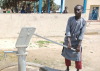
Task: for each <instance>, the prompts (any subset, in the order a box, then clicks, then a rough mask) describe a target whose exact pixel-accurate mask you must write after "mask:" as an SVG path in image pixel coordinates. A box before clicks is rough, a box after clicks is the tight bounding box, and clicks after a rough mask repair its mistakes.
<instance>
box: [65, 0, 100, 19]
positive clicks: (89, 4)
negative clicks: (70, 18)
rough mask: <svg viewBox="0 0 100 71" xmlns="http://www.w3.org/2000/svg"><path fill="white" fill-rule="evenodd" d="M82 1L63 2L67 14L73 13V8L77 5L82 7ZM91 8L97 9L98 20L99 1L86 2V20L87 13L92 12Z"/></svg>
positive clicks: (88, 0)
mask: <svg viewBox="0 0 100 71" xmlns="http://www.w3.org/2000/svg"><path fill="white" fill-rule="evenodd" d="M83 3H84V0H65V6H67V7H68V10H69V13H74V7H75V5H77V4H80V5H82V6H83ZM93 7H99V12H98V13H99V14H98V20H100V0H87V6H86V19H87V20H88V19H89V13H90V12H91V11H92V9H93Z"/></svg>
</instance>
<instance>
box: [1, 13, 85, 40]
mask: <svg viewBox="0 0 100 71" xmlns="http://www.w3.org/2000/svg"><path fill="white" fill-rule="evenodd" d="M71 16H74V14H32V13H31V14H0V38H9V37H18V35H19V33H20V30H21V28H22V27H35V28H36V31H35V33H36V34H38V35H41V36H65V35H64V34H65V30H66V25H67V20H68V18H69V17H71ZM82 17H84V18H85V14H83V15H82Z"/></svg>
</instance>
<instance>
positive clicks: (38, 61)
mask: <svg viewBox="0 0 100 71" xmlns="http://www.w3.org/2000/svg"><path fill="white" fill-rule="evenodd" d="M33 62H34V63H39V64H40V63H41V62H42V61H40V60H34V61H33Z"/></svg>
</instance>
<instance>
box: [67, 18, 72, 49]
mask: <svg viewBox="0 0 100 71" xmlns="http://www.w3.org/2000/svg"><path fill="white" fill-rule="evenodd" d="M70 22H71V21H70V18H69V19H68V23H67V27H66V37H67V40H68V44H67V46H68V49H71V40H70V37H71V33H70Z"/></svg>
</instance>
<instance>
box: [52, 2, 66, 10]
mask: <svg viewBox="0 0 100 71" xmlns="http://www.w3.org/2000/svg"><path fill="white" fill-rule="evenodd" d="M63 1H64V2H65V0H63ZM54 2H55V3H56V4H57V5H61V0H54ZM64 6H65V3H63V10H64Z"/></svg>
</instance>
